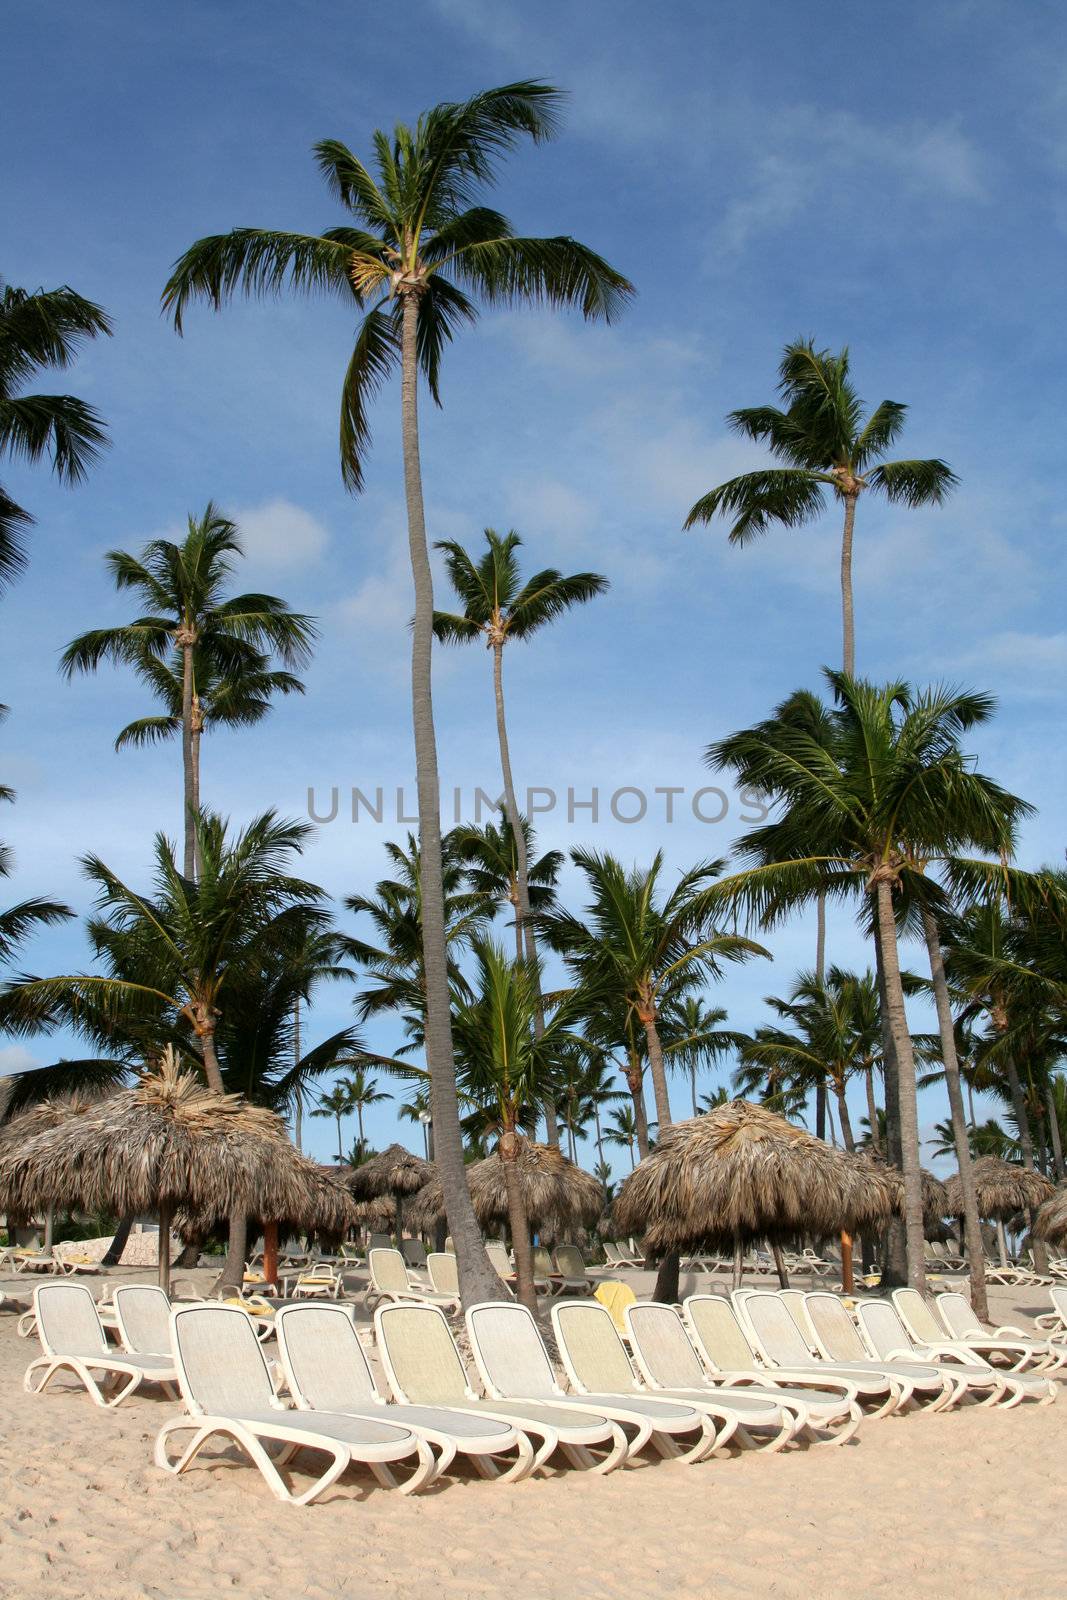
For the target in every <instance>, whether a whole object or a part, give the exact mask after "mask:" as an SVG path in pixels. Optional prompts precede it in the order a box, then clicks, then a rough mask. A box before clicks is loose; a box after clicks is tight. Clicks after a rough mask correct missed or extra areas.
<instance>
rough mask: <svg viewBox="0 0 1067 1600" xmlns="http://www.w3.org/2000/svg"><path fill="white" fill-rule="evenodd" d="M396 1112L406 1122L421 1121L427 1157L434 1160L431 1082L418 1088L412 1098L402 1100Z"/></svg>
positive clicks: (428, 1159)
mask: <svg viewBox="0 0 1067 1600" xmlns="http://www.w3.org/2000/svg"><path fill="white" fill-rule="evenodd" d="M396 1114H397V1116H398V1117H400V1118H401V1119H402V1121H404V1122H419V1123H421V1124H422V1142H423V1147H424V1149H425V1151H426V1159H427V1161H432V1160H433V1149H432V1148H431V1143H430V1141H431V1138H432V1131H431V1123H430V1120H429V1119H430V1086H429V1084H428V1083H427V1084H424V1085H423V1087H422V1088H421V1089H416V1090H415V1092H414V1094H413V1095H412V1096H411V1099H410V1100H402V1101H401V1102H400V1104H399V1105H398V1106H397V1108H396Z"/></svg>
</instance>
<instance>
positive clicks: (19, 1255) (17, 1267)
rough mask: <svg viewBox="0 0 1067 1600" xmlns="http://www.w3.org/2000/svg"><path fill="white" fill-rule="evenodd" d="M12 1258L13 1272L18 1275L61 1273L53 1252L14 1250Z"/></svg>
mask: <svg viewBox="0 0 1067 1600" xmlns="http://www.w3.org/2000/svg"><path fill="white" fill-rule="evenodd" d="M11 1257H12V1262H11V1265H12V1270H13V1271H14V1272H16V1273H24V1272H51V1273H56V1272H58V1271H59V1268H58V1266H57V1264H56V1257H55V1252H54V1251H53V1250H28V1249H27V1250H13V1251H12V1252H11Z"/></svg>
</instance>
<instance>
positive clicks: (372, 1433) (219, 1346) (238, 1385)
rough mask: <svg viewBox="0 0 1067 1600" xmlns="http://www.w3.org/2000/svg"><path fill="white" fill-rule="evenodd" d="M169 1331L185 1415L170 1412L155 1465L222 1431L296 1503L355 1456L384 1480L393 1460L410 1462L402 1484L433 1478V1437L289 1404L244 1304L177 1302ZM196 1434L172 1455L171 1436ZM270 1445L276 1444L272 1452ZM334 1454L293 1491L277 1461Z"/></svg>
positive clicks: (172, 1464) (306, 1501)
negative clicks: (307, 1483) (273, 1376)
mask: <svg viewBox="0 0 1067 1600" xmlns="http://www.w3.org/2000/svg"><path fill="white" fill-rule="evenodd" d="M171 1341H172V1344H173V1349H174V1357H175V1362H176V1365H177V1368H178V1382H179V1384H180V1387H181V1392H182V1398H183V1399H184V1401H185V1404H186V1407H187V1410H188V1415H186V1416H180V1417H174V1418H172V1419H171V1420H170V1421H169V1422H165V1423H164V1424H163V1426H162V1428H161V1429H160V1430H159V1435H158V1437H157V1439H156V1450H155V1460H156V1465H157V1466H158V1467H162V1468H163V1470H164V1471H165V1472H172V1473H174V1474H175V1475H177V1474H178V1473H181V1472H184V1471H185V1470H186V1469H187V1468H188V1467H189V1466H191V1465H192V1463H193V1461H194V1460H195V1459H196V1457H197V1456H198V1455H199V1453H200V1451H201V1450H202V1449H203V1447H204V1445H205V1444H207V1443H208V1441H209V1440H210V1439H214V1438H223V1439H226V1440H229V1441H231V1442H232V1443H234V1444H237V1445H239V1446H240V1447H241V1449H243V1450H244V1451H245V1453H246V1454H247V1455H248V1457H249V1459H250V1460H251V1461H252V1463H253V1465H254V1466H257V1467H258V1468H259V1470H260V1472H261V1473H262V1474H263V1477H264V1479H265V1480H266V1482H267V1485H268V1487H269V1488H270V1491H271V1493H272V1494H273V1495H274V1496H275V1497H276V1498H277V1499H279V1500H284V1501H287V1502H288V1503H289V1504H290V1505H298V1506H304V1505H310V1503H311V1502H312V1501H313V1500H315V1499H317V1498H318V1496H319V1495H321V1494H322V1493H323V1492H324V1491H325V1490H326V1489H328V1488H329V1487H330V1486H331V1484H333V1483H336V1481H337V1479H338V1478H339V1477H340V1476H341V1474H342V1473H343V1472H344V1471H345V1469H346V1468H347V1467H349V1466H353V1465H355V1464H357V1463H358V1464H361V1465H365V1466H368V1467H369V1468H370V1470H371V1471H372V1472H373V1473H374V1475H375V1477H376V1478H377V1480H378V1482H379V1483H382V1484H384V1485H386V1486H387V1487H390V1488H391V1487H393V1486H394V1485H395V1484H396V1479H395V1478H394V1476H393V1474H392V1472H391V1471H390V1470H389V1469H390V1467H391V1466H392V1465H395V1464H396V1463H397V1462H400V1461H407V1462H412V1463H413V1471H412V1475H411V1477H410V1478H408V1479H407V1480H406V1482H404V1483H403V1484H402V1485H401V1486H400V1487H401V1490H402V1492H403V1493H407V1494H410V1493H413V1492H414V1491H415V1490H416V1489H419V1488H422V1487H423V1485H424V1484H426V1483H427V1482H429V1481H430V1480H431V1479H432V1478H433V1476H434V1474H435V1472H436V1461H435V1458H434V1454H433V1451H432V1450H431V1449H430V1446H429V1444H428V1443H427V1441H426V1440H425V1439H423V1438H421V1437H419V1436H418V1435H417V1434H415V1433H413V1432H412V1430H411V1429H410V1428H406V1427H399V1426H397V1425H396V1424H395V1423H386V1422H380V1421H378V1420H377V1419H376V1418H366V1417H349V1416H342V1415H339V1414H334V1413H332V1412H316V1413H315V1415H314V1416H313V1417H309V1416H308V1415H307V1414H306V1413H304V1412H298V1411H290V1410H288V1409H287V1408H286V1407H285V1406H284V1404H283V1403H282V1402H281V1401H280V1400H279V1399H278V1398H277V1396H276V1395H275V1393H274V1386H273V1384H272V1382H271V1377H270V1372H269V1370H268V1367H267V1363H266V1360H265V1358H264V1355H263V1351H262V1349H261V1348H260V1344H259V1340H258V1339H257V1338H256V1332H255V1329H254V1328H253V1326H252V1323H251V1321H250V1319H249V1317H248V1315H247V1313H246V1312H244V1311H243V1310H241V1309H240V1307H238V1306H222V1305H190V1306H178V1307H177V1308H176V1309H175V1310H174V1311H173V1312H172V1313H171ZM186 1433H191V1434H192V1436H193V1437H192V1439H191V1440H190V1442H189V1443H188V1444H187V1445H186V1446H185V1447H184V1449H182V1450H181V1453H180V1454H179V1455H178V1456H177V1457H174V1456H173V1455H172V1454H171V1445H172V1442H173V1441H174V1440H175V1438H176V1437H177V1436H179V1435H181V1434H186ZM268 1445H280V1446H281V1447H282V1448H281V1451H280V1452H276V1453H275V1454H274V1455H273V1456H272V1455H271V1453H270V1451H269V1450H268V1448H267V1446H268ZM300 1450H307V1451H313V1452H317V1453H321V1454H323V1455H327V1456H329V1457H330V1458H331V1459H330V1465H329V1466H328V1467H327V1469H326V1471H325V1472H324V1473H323V1474H322V1475H321V1477H318V1478H316V1479H315V1481H314V1482H313V1483H312V1485H311V1487H310V1488H309V1489H306V1490H305V1491H304V1492H303V1493H302V1494H296V1493H295V1492H294V1491H293V1490H292V1489H290V1488H289V1486H288V1484H286V1482H285V1481H284V1479H283V1478H282V1476H281V1473H280V1472H279V1471H278V1468H279V1467H284V1466H286V1465H287V1464H288V1463H289V1462H290V1461H291V1460H292V1459H293V1458H294V1456H296V1454H297V1453H298V1451H300Z"/></svg>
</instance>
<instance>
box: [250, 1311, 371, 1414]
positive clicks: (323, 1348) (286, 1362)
mask: <svg viewBox="0 0 1067 1600" xmlns="http://www.w3.org/2000/svg"><path fill="white" fill-rule="evenodd" d="M274 1327H275V1330H276V1332H277V1335H278V1350H279V1353H280V1355H281V1358H282V1366H283V1367H284V1368H285V1376H286V1379H287V1381H288V1384H289V1392H290V1393H291V1395H292V1396H293V1399H294V1400H295V1401H296V1402H297V1404H298V1405H300V1406H304V1407H307V1406H310V1407H311V1408H312V1409H314V1410H315V1411H346V1410H348V1408H349V1407H350V1406H365V1405H367V1403H368V1402H369V1401H373V1400H376V1399H378V1398H379V1395H378V1390H377V1388H376V1387H375V1383H374V1378H373V1376H372V1374H371V1370H370V1367H369V1366H368V1364H367V1358H366V1356H365V1355H364V1354H363V1349H362V1347H361V1345H360V1342H359V1335H358V1334H357V1332H356V1325H355V1323H354V1322H353V1320H352V1316H351V1313H350V1312H349V1309H348V1307H347V1306H339V1305H326V1304H324V1302H323V1301H321V1300H319V1301H311V1300H305V1301H303V1302H290V1304H289V1305H285V1306H282V1307H280V1309H279V1310H278V1312H277V1314H276V1315H275V1318H274Z"/></svg>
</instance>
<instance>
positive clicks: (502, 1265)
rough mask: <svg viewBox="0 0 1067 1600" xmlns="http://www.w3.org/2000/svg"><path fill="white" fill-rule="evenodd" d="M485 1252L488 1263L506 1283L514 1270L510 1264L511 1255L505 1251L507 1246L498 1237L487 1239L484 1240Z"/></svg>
mask: <svg viewBox="0 0 1067 1600" xmlns="http://www.w3.org/2000/svg"><path fill="white" fill-rule="evenodd" d="M485 1253H486V1255H487V1256H488V1257H489V1265H490V1266H491V1267H492V1269H493V1271H494V1272H495V1273H496V1275H497V1277H498V1278H502V1279H503V1281H504V1282H505V1283H507V1281H508V1279H509V1278H510V1277H512V1276H513V1274H514V1271H515V1269H514V1267H513V1266H512V1264H511V1257H510V1256H509V1255H508V1252H507V1246H506V1245H503V1244H501V1242H500V1240H499V1239H487V1240H486V1242H485Z"/></svg>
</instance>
